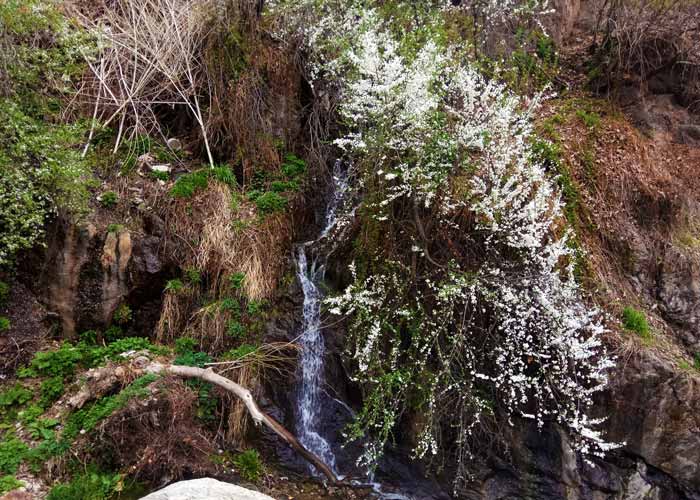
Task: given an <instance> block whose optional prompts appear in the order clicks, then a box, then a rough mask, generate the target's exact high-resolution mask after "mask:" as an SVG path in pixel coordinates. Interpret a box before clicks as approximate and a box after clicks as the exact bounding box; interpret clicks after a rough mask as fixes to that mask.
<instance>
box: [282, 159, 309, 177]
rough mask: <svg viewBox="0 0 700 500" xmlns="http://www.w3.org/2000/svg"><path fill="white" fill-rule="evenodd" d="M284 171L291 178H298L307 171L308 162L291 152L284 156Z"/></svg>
mask: <svg viewBox="0 0 700 500" xmlns="http://www.w3.org/2000/svg"><path fill="white" fill-rule="evenodd" d="M282 172H283V173H284V175H286V176H287V177H288V178H290V179H294V178H297V177H299V176H301V175H302V174H304V172H306V162H305V161H304V160H302V159H301V158H298V157H297V156H295V155H293V154H291V153H290V154H288V155H286V156H285V157H284V163H282Z"/></svg>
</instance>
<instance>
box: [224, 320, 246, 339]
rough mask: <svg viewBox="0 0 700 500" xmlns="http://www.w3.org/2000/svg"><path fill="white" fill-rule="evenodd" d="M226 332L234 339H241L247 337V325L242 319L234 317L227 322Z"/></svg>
mask: <svg viewBox="0 0 700 500" xmlns="http://www.w3.org/2000/svg"><path fill="white" fill-rule="evenodd" d="M226 334H227V335H228V336H229V337H233V338H234V339H241V338H243V337H245V326H243V324H242V323H241V322H240V321H238V320H235V319H232V320H230V321H229V322H228V323H227V324H226Z"/></svg>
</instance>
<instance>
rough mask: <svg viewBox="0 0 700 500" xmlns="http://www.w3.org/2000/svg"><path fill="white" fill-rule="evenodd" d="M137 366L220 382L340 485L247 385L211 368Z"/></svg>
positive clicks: (139, 361)
mask: <svg viewBox="0 0 700 500" xmlns="http://www.w3.org/2000/svg"><path fill="white" fill-rule="evenodd" d="M146 363H147V364H146ZM135 365H140V366H139V368H141V369H143V370H144V371H146V372H148V373H167V374H170V375H176V376H178V377H184V378H198V379H201V380H204V381H206V382H209V383H212V384H214V385H218V386H219V387H221V388H223V389H225V390H227V391H229V392H231V393H233V394H234V395H235V396H236V397H238V398H239V399H240V400H241V401H243V403H244V404H245V406H246V408H247V409H248V413H250V416H251V418H252V419H253V421H254V422H255V423H256V425H260V424H261V423H262V424H264V425H265V426H266V427H267V428H269V429H270V430H271V431H272V432H274V433H275V434H277V435H278V436H279V437H281V438H282V439H284V441H286V442H287V443H288V444H289V445H290V446H291V447H292V448H294V450H296V451H297V453H299V454H300V455H301V456H302V457H304V459H305V460H306V461H308V462H309V463H310V464H311V465H313V466H314V467H315V468H316V470H318V471H320V472H322V473H323V475H324V476H326V477H327V478H328V480H329V481H330V482H331V483H332V484H334V485H335V484H338V478H337V477H336V475H335V473H334V472H333V471H332V470H331V468H330V467H328V465H326V464H325V463H324V462H323V461H322V460H321V459H320V458H319V457H318V456H317V455H316V454H315V453H313V452H312V451H310V450H307V449H306V448H305V447H304V445H302V444H301V443H300V442H299V440H298V439H297V438H296V437H295V436H294V435H293V434H292V433H291V432H289V431H288V430H287V429H285V428H284V427H283V426H282V424H280V423H279V422H277V420H275V419H274V418H272V417H271V416H270V415H268V414H266V413H264V412H263V411H261V410H260V408H259V407H258V405H257V403H256V402H255V400H254V399H253V395H252V394H251V393H250V391H249V390H248V389H246V388H245V387H243V386H240V385H238V384H237V383H235V382H233V381H232V380H230V379H228V378H226V377H223V376H221V375H218V374H217V373H215V372H214V371H213V370H212V369H211V368H197V367H195V366H181V365H164V364H161V363H155V362H148V360H144V359H143V358H140V359H137V360H135Z"/></svg>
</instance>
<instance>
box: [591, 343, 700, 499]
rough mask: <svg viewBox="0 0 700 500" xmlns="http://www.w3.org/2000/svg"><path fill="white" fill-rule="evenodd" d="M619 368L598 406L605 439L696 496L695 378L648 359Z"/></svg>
mask: <svg viewBox="0 0 700 500" xmlns="http://www.w3.org/2000/svg"><path fill="white" fill-rule="evenodd" d="M621 366H622V367H623V371H622V373H620V374H618V376H616V377H614V379H613V385H612V387H611V393H610V399H609V400H607V401H603V402H602V403H603V404H601V405H600V407H601V408H604V409H605V410H604V411H605V413H606V414H607V415H609V420H608V423H607V428H608V436H609V439H611V440H613V441H620V442H625V443H626V445H625V448H624V450H625V451H627V452H628V453H630V454H633V455H635V456H638V457H640V458H641V459H642V460H643V461H644V462H645V463H646V464H648V465H649V466H653V467H654V468H656V469H658V470H660V471H662V472H664V473H666V474H668V475H669V476H672V477H673V478H674V479H676V480H677V481H678V483H679V484H680V485H683V486H685V487H687V488H688V489H689V490H692V491H696V492H699V493H700V378H698V376H697V375H694V374H692V373H686V372H683V371H679V370H678V369H677V367H676V366H674V364H673V363H672V362H670V361H666V360H663V359H659V358H657V357H656V356H655V355H654V354H653V353H641V354H640V355H638V356H635V357H632V358H630V359H628V360H627V361H626V363H623V364H622V365H621Z"/></svg>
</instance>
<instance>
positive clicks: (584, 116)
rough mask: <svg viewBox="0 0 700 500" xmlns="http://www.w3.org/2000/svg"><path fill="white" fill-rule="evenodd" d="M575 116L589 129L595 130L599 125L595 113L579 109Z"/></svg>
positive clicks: (598, 119) (598, 117) (598, 118)
mask: <svg viewBox="0 0 700 500" xmlns="http://www.w3.org/2000/svg"><path fill="white" fill-rule="evenodd" d="M576 116H578V117H579V118H580V119H581V121H583V123H584V125H586V127H588V128H590V129H595V128H597V127H598V125H600V115H599V114H598V113H596V112H593V111H586V110H584V109H579V110H578V111H577V112H576Z"/></svg>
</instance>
